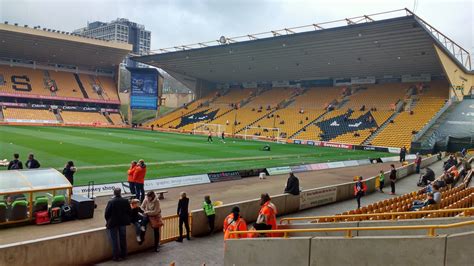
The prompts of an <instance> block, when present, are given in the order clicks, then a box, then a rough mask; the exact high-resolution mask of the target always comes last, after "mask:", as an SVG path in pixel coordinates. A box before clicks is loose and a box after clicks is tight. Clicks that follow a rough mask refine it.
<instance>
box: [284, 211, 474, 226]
mask: <svg viewBox="0 0 474 266" xmlns="http://www.w3.org/2000/svg"><path fill="white" fill-rule="evenodd" d="M462 212H464V215H465V216H472V215H474V207H471V208H458V209H443V210H429V211H408V212H381V213H365V214H346V215H327V216H308V217H291V218H282V219H281V220H280V224H284V222H286V224H291V222H292V221H311V222H315V221H317V220H319V219H326V220H329V221H328V222H345V221H346V219H355V220H357V219H361V218H371V217H377V216H383V217H390V219H392V220H395V219H397V217H398V216H401V215H407V217H410V216H413V217H416V215H417V214H426V215H428V214H435V213H462ZM406 219H415V218H405V219H404V220H406ZM361 220H365V219H361Z"/></svg>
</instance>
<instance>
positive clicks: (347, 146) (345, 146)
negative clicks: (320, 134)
mask: <svg viewBox="0 0 474 266" xmlns="http://www.w3.org/2000/svg"><path fill="white" fill-rule="evenodd" d="M320 146H323V147H332V148H340V149H349V150H351V149H352V145H351V144H344V143H335V142H324V141H322V142H321V145H320Z"/></svg>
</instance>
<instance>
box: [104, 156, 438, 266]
mask: <svg viewBox="0 0 474 266" xmlns="http://www.w3.org/2000/svg"><path fill="white" fill-rule="evenodd" d="M442 166H443V162H442V161H438V162H435V163H434V164H432V165H431V166H430V168H431V169H433V171H434V172H435V173H436V176H439V175H441V174H442V173H443V170H442ZM354 174H356V173H354ZM387 179H388V178H387ZM418 179H419V174H412V175H409V176H407V177H405V178H403V179H401V180H399V181H398V182H397V184H396V194H397V195H400V194H404V193H408V192H412V191H414V190H417V189H418V187H417V186H416V182H417V181H418ZM389 191H390V186H388V187H386V188H385V193H379V192H374V193H372V194H369V195H367V196H365V197H363V198H362V205H363V206H365V205H368V204H371V203H374V202H377V201H380V200H383V199H387V198H390V197H393V196H391V195H389V194H388V192H389ZM395 196H396V195H395ZM356 207H357V204H356V201H355V199H354V200H346V201H342V202H338V203H333V204H329V205H325V206H321V207H317V208H313V209H308V210H305V211H301V212H298V213H294V214H291V215H287V216H284V217H301V216H317V215H332V214H336V213H341V212H344V211H349V210H352V209H355V208H356ZM128 241H133V240H130V239H128ZM172 262H175V264H176V265H186V266H187V265H203V264H205V265H223V264H224V243H223V234H222V233H216V234H214V235H212V236H209V237H199V238H193V239H191V241H186V240H184V242H183V243H177V242H172V243H168V244H165V245H163V246H162V247H161V251H160V252H159V253H155V252H151V250H150V252H140V253H136V254H131V255H129V257H128V259H127V260H125V261H122V262H112V261H109V262H104V263H102V264H100V265H169V264H170V263H172Z"/></svg>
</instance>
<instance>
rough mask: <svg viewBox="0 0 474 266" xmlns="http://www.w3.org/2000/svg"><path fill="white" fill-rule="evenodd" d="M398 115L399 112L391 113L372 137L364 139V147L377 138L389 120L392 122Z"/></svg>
mask: <svg viewBox="0 0 474 266" xmlns="http://www.w3.org/2000/svg"><path fill="white" fill-rule="evenodd" d="M399 114H400V113H399V112H395V113H393V114H392V115H391V116H390V117H389V118H388V119H387V120H385V122H383V124H382V125H381V126H380V127H378V128H377V130H375V132H374V133H372V135H370V136H369V137H368V138H366V139H365V140H364V141H363V142H362V144H364V145H368V144H369V143H371V142H372V140H374V139H375V137H377V135H378V134H379V133H380V132H382V131H383V130H384V129H385V128H386V127H387V126H388V124H389V123H390V121H391V120H394V119H395V118H396V117H397V116H398V115H399Z"/></svg>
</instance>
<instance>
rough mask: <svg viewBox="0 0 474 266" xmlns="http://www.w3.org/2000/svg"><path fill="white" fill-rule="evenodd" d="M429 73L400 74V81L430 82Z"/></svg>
mask: <svg viewBox="0 0 474 266" xmlns="http://www.w3.org/2000/svg"><path fill="white" fill-rule="evenodd" d="M430 81H431V75H430V74H421V75H418V76H415V75H402V82H430Z"/></svg>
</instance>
